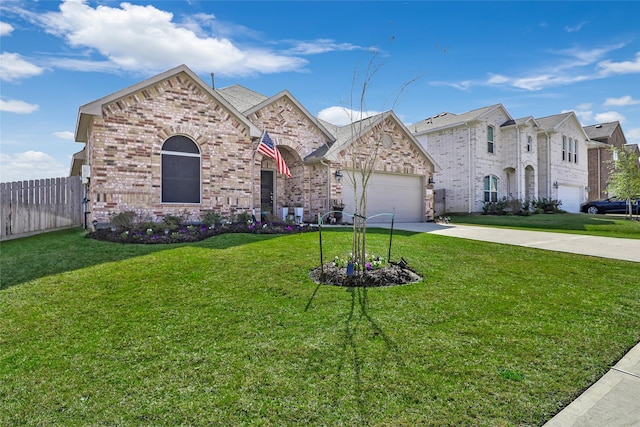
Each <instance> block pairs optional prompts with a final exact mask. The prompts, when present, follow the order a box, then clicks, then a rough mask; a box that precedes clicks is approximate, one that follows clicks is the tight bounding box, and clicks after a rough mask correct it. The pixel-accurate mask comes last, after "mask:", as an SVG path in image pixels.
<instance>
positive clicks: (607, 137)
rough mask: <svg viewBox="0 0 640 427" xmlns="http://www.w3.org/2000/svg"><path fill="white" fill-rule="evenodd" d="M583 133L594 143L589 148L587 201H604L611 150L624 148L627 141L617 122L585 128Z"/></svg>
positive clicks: (606, 194)
mask: <svg viewBox="0 0 640 427" xmlns="http://www.w3.org/2000/svg"><path fill="white" fill-rule="evenodd" d="M584 131H585V133H586V134H587V135H588V136H589V139H591V140H592V141H594V146H593V147H591V148H589V160H588V162H589V200H600V199H606V198H608V197H609V194H608V193H607V183H608V181H609V172H610V169H611V167H612V164H611V161H612V152H611V148H612V147H616V148H622V147H624V146H625V145H626V144H627V139H626V138H625V136H624V133H623V132H622V127H621V126H620V122H617V121H616V122H609V123H599V124H596V125H591V126H585V127H584Z"/></svg>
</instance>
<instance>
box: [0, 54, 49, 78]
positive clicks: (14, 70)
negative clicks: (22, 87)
mask: <svg viewBox="0 0 640 427" xmlns="http://www.w3.org/2000/svg"><path fill="white" fill-rule="evenodd" d="M43 71H44V69H43V68H41V67H38V66H37V65H35V64H32V63H30V62H29V61H26V60H24V59H23V58H22V56H21V55H20V54H18V53H9V52H3V53H0V79H2V80H4V81H8V82H11V81H15V80H19V79H23V78H26V77H33V76H37V75H40V74H42V72H43Z"/></svg>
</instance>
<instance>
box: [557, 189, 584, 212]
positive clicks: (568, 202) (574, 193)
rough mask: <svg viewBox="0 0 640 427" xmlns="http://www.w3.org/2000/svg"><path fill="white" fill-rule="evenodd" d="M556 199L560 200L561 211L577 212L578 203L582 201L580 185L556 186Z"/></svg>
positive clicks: (578, 208) (578, 210) (578, 209)
mask: <svg viewBox="0 0 640 427" xmlns="http://www.w3.org/2000/svg"><path fill="white" fill-rule="evenodd" d="M558 200H560V201H562V205H560V209H562V210H563V211H567V212H573V213H579V212H580V204H581V203H582V187H574V186H571V185H560V186H558Z"/></svg>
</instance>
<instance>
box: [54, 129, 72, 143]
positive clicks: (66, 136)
mask: <svg viewBox="0 0 640 427" xmlns="http://www.w3.org/2000/svg"><path fill="white" fill-rule="evenodd" d="M53 136H55V137H56V138H60V139H66V140H68V141H73V140H74V138H75V135H74V133H73V132H69V131H68V130H63V131H59V132H54V133H53Z"/></svg>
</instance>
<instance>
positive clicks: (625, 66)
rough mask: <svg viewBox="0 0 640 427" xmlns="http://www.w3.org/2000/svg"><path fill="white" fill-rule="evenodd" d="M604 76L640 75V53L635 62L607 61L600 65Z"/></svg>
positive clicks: (637, 54)
mask: <svg viewBox="0 0 640 427" xmlns="http://www.w3.org/2000/svg"><path fill="white" fill-rule="evenodd" d="M598 68H600V69H601V71H600V72H601V74H602V75H605V76H606V75H610V74H631V73H640V52H638V53H636V58H635V60H633V61H622V62H613V61H611V60H608V59H607V60H605V61H601V62H599V63H598Z"/></svg>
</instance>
